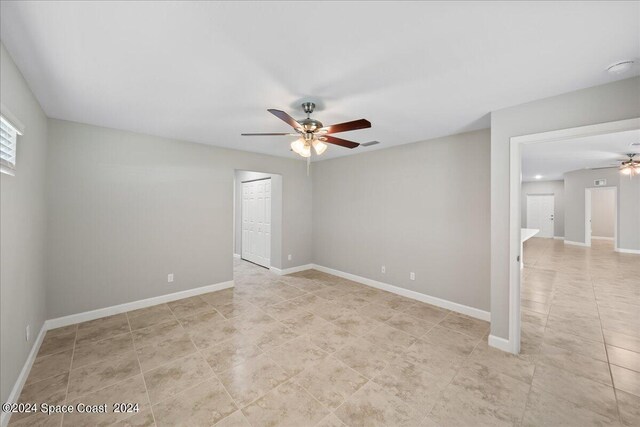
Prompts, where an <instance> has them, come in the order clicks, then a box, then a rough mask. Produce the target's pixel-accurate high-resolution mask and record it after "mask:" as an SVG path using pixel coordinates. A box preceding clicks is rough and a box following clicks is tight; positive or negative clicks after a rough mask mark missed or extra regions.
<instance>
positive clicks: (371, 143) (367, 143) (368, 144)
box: [360, 141, 380, 147]
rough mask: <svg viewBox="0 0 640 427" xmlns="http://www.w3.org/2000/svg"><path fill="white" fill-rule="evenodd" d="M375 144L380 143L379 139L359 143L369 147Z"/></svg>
mask: <svg viewBox="0 0 640 427" xmlns="http://www.w3.org/2000/svg"><path fill="white" fill-rule="evenodd" d="M376 144H380V141H369V142H363V143H362V144H360V145H361V146H363V147H371V146H372V145H376Z"/></svg>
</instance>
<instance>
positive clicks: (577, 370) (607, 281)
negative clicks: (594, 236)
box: [520, 238, 640, 426]
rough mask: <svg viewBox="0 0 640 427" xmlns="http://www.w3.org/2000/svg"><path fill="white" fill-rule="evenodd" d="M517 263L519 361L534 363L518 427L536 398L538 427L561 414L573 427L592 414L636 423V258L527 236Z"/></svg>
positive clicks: (596, 245) (639, 270) (639, 278)
mask: <svg viewBox="0 0 640 427" xmlns="http://www.w3.org/2000/svg"><path fill="white" fill-rule="evenodd" d="M524 261H525V268H524V272H523V284H522V291H521V301H522V350H521V351H522V355H521V356H520V357H522V358H529V359H530V360H531V361H533V362H534V363H535V372H534V376H533V382H532V387H531V393H530V396H529V400H528V408H527V411H526V412H525V420H524V421H525V424H528V423H527V416H526V414H527V413H529V412H530V409H531V408H530V405H532V403H533V402H535V401H536V398H535V396H536V395H538V398H539V399H544V400H545V403H544V405H542V406H543V407H544V406H546V408H545V410H544V411H540V412H538V413H537V414H536V417H537V418H536V420H537V423H539V424H543V421H545V418H544V417H545V416H549V417H551V416H552V414H553V416H554V418H549V419H548V421H549V422H552V421H553V422H554V423H555V424H557V423H558V421H559V420H558V418H555V416H557V415H558V414H559V413H560V412H561V413H563V420H564V422H565V423H567V424H572V425H573V424H575V425H579V424H581V423H582V425H586V424H587V423H590V424H593V423H594V421H596V419H595V417H596V415H595V414H594V413H598V414H600V415H605V416H607V417H608V418H610V419H618V417H619V419H620V420H621V421H622V423H623V424H624V425H629V426H631V425H640V257H639V256H638V255H630V254H621V253H617V252H614V250H613V242H611V241H605V240H594V241H593V245H592V247H591V248H584V247H578V246H569V245H565V244H564V242H563V241H561V240H553V239H542V238H533V239H531V240H529V241H527V242H526V243H525V249H524ZM540 392H544V394H543V393H540ZM549 394H551V395H554V398H549V396H550V395H549ZM532 396H533V397H534V398H532ZM544 396H547V397H544ZM556 398H558V399H556ZM556 410H557V412H556ZM591 411H593V412H591ZM554 412H556V413H555V414H554ZM583 420H584V422H582V421H583ZM600 422H602V423H603V424H604V423H605V422H606V421H605V420H604V419H601V420H600ZM606 425H609V424H606Z"/></svg>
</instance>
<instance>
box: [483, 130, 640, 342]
mask: <svg viewBox="0 0 640 427" xmlns="http://www.w3.org/2000/svg"><path fill="white" fill-rule="evenodd" d="M637 129H640V118H634V119H627V120H620V121H616V122H609V123H600V124H595V125H587V126H581V127H576V128H570V129H561V130H555V131H549V132H541V133H537V134H530V135H522V136H514V137H511V138H510V154H509V157H510V159H509V160H510V168H509V169H510V171H509V187H510V212H509V239H510V243H509V253H508V256H509V331H508V336H509V339H508V340H506V339H503V338H500V337H494V336H493V335H490V336H489V344H490V345H491V346H493V347H497V348H500V349H502V350H505V351H508V352H510V353H514V354H518V353H520V337H521V326H520V325H521V319H520V316H521V310H520V284H521V269H520V265H521V263H520V262H521V256H522V254H521V223H522V215H521V212H520V209H521V203H522V198H521V191H522V150H523V146H525V145H528V144H537V143H544V142H560V141H563V140H567V139H572V138H579V137H587V136H599V135H605V134H609V133H616V132H625V131H630V130H637ZM583 194H584V193H583ZM621 194H622V193H621ZM582 205H583V203H582V201H580V206H582ZM565 207H566V205H565ZM565 214H566V212H565ZM565 229H566V224H565ZM565 231H566V230H565ZM583 235H584V234H583ZM565 243H568V242H567V240H566V235H565ZM572 243H575V242H572ZM616 243H617V242H616ZM580 245H581V246H586V244H585V243H582V244H580ZM616 246H618V245H617V244H616ZM620 246H622V245H620ZM616 251H618V252H621V251H625V252H630V253H638V252H636V249H632V250H623V249H620V248H619V247H618V248H617V249H616Z"/></svg>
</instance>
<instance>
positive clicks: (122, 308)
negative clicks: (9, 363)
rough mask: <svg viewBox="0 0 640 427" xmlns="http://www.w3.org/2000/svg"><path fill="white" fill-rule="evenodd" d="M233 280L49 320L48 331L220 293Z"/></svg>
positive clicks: (231, 285)
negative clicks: (210, 293) (209, 293)
mask: <svg viewBox="0 0 640 427" xmlns="http://www.w3.org/2000/svg"><path fill="white" fill-rule="evenodd" d="M233 286H234V284H233V280H229V281H227V282H221V283H215V284H213V285H207V286H202V287H199V288H193V289H187V290H186V291H180V292H174V293H172V294H166V295H160V296H157V297H152V298H146V299H142V300H138V301H132V302H127V303H124V304H119V305H113V306H111V307H105V308H99V309H97V310H91V311H85V312H83V313H77V314H71V315H69V316H64V317H58V318H56V319H49V320H47V321H46V322H45V326H46V327H47V330H49V329H55V328H61V327H63V326H67V325H73V324H75V323H80V322H86V321H89V320H94V319H99V318H101V317H107V316H112V315H114V314H120V313H124V312H127V311H131V310H137V309H139V308H145V307H151V306H152V305H158V304H163V303H165V302H171V301H176V300H179V299H183V298H188V297H192V296H196V295H201V294H206V293H208V292H215V291H220V290H222V289H227V288H233Z"/></svg>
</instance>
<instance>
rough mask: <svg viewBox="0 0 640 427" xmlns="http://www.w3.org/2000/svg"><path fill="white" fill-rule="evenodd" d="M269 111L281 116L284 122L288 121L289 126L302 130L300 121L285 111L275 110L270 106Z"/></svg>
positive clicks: (278, 116)
mask: <svg viewBox="0 0 640 427" xmlns="http://www.w3.org/2000/svg"><path fill="white" fill-rule="evenodd" d="M267 111H268V112H270V113H271V114H273V115H274V116H276V117H277V118H279V119H280V120H282V121H283V122H287V123H288V124H289V126H291V127H292V128H294V129H300V130H302V126H300V123H298V122H297V121H296V119H294V118H293V117H291V116H290V115H288V114H287V113H285V112H284V111H281V110H275V109H273V108H270V109H268V110H267Z"/></svg>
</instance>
